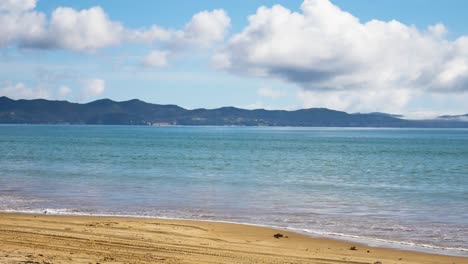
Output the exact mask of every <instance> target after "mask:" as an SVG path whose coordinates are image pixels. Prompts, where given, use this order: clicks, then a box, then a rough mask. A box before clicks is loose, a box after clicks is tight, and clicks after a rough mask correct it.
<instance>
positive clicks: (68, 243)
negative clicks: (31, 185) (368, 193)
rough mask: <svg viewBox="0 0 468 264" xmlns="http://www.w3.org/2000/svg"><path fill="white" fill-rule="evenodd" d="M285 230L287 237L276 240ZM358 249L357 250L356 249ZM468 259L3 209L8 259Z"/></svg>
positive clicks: (2, 239) (1, 241)
mask: <svg viewBox="0 0 468 264" xmlns="http://www.w3.org/2000/svg"><path fill="white" fill-rule="evenodd" d="M277 233H281V234H282V235H283V237H280V238H275V237H274V235H275V234H277ZM353 247H355V248H353ZM379 262H380V263H382V264H391V263H408V264H409V263H421V264H422V263H424V264H431V263H447V264H453V263H456V264H463V263H468V258H466V257H452V256H443V255H434V254H425V253H418V252H411V251H400V250H393V249H385V248H373V247H368V246H364V245H359V244H356V243H352V242H344V241H338V240H332V239H325V238H312V237H308V236H304V235H301V234H296V233H291V232H285V231H279V230H275V229H270V228H263V227H255V226H248V225H240V224H227V223H215V222H199V221H185V220H161V219H145V218H120V217H88V216H49V215H27V214H0V263H30V264H37V263H40V264H46V263H86V264H88V263H93V264H95V263H101V264H103V263H109V264H110V263H314V264H344V263H351V264H358V263H371V264H374V263H379Z"/></svg>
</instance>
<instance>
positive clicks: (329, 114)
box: [0, 96, 468, 128]
mask: <svg viewBox="0 0 468 264" xmlns="http://www.w3.org/2000/svg"><path fill="white" fill-rule="evenodd" d="M0 123H3V124H103V125H217V126H233V125H235V126H320V127H441V128H443V127H468V122H464V121H460V120H453V119H443V118H439V119H434V120H405V119H401V118H399V116H395V115H390V114H385V113H369V114H361V113H358V114H349V113H346V112H341V111H335V110H330V109H326V108H310V109H301V110H295V111H285V110H264V109H256V110H246V109H240V108H235V107H222V108H217V109H194V110H188V109H184V108H182V107H179V106H177V105H159V104H150V103H146V102H143V101H140V100H137V99H134V100H129V101H123V102H115V101H112V100H109V99H102V100H97V101H94V102H90V103H86V104H78V103H70V102H67V101H50V100H44V99H35V100H12V99H10V98H8V97H4V96H3V97H0Z"/></svg>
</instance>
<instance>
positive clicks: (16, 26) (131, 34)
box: [0, 0, 230, 52]
mask: <svg viewBox="0 0 468 264" xmlns="http://www.w3.org/2000/svg"><path fill="white" fill-rule="evenodd" d="M35 6H36V0H2V1H0V25H2V26H1V27H0V47H6V46H9V45H19V46H21V47H28V48H40V49H64V50H71V51H77V52H93V51H95V50H97V49H100V48H104V47H109V46H113V45H118V44H121V43H145V44H158V45H165V46H166V47H167V48H168V49H169V48H170V49H172V50H180V49H187V48H193V47H195V48H207V47H210V46H211V45H212V44H213V43H215V42H218V41H222V40H223V39H224V36H225V34H226V32H227V29H228V28H229V26H230V18H229V16H228V15H227V14H226V12H225V11H224V10H222V9H216V10H213V11H202V12H199V13H197V14H195V15H194V16H193V17H192V18H191V20H190V21H189V22H188V23H187V24H186V25H185V27H184V28H182V29H180V30H174V29H166V28H163V27H160V26H158V25H152V26H150V27H149V28H140V29H133V28H127V27H125V26H124V25H123V24H122V23H120V22H119V21H115V20H112V19H111V18H110V17H109V16H108V14H107V13H106V12H105V11H104V10H103V9H102V8H101V7H99V6H95V7H91V8H89V9H83V10H76V9H73V8H70V7H58V8H56V9H55V10H54V11H53V12H52V14H51V16H50V20H49V21H48V20H47V19H46V15H45V14H44V13H42V12H37V11H35V10H34V8H35Z"/></svg>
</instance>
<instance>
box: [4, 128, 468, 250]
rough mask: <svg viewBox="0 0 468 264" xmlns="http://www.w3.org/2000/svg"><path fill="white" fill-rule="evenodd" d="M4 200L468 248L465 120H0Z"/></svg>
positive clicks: (33, 206) (58, 209) (41, 208)
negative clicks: (352, 124)
mask: <svg viewBox="0 0 468 264" xmlns="http://www.w3.org/2000/svg"><path fill="white" fill-rule="evenodd" d="M0 211H4V212H30V213H43V212H45V211H47V213H53V214H86V215H88V214H90V215H121V216H124V215H125V216H144V217H167V218H184V219H200V220H210V221H229V222H239V223H249V224H256V225H266V226H274V227H280V228H285V229H289V230H293V231H297V232H302V233H307V234H311V235H315V236H317V235H318V236H327V237H334V238H341V239H347V240H352V241H358V242H364V243H367V244H370V245H378V246H389V247H397V248H403V249H410V250H421V251H430V252H436V253H442V254H453V255H463V256H468V130H461V129H449V130H442V129H343V128H246V127H133V126H48V125H34V126H32V125H1V126H0Z"/></svg>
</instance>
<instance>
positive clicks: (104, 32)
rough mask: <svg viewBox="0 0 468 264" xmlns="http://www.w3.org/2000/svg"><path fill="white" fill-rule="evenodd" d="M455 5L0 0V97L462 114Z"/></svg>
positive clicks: (413, 1) (461, 11)
mask: <svg viewBox="0 0 468 264" xmlns="http://www.w3.org/2000/svg"><path fill="white" fill-rule="evenodd" d="M466 10H468V1H464V0H458V1H457V0H449V1H442V0H433V1H425V0H410V1H407V0H379V1H375V0H359V1H357V0H356V1H352V0H332V1H329V0H304V1H299V0H289V1H285V0H265V1H262V0H242V1H228V0H198V1H189V0H184V1H183V0H174V1H157V0H140V1H136V2H135V1H128V0H115V1H104V0H103V1H92V0H74V1H67V0H47V1H46V0H2V1H0V96H3V95H4V96H8V97H11V98H14V99H34V98H45V99H51V100H67V101H71V102H80V103H85V102H90V101H93V100H97V99H102V98H110V99H113V100H116V101H123V100H130V99H134V98H138V99H141V100H143V101H146V102H151V103H158V104H177V105H180V106H182V107H185V108H189V109H193V108H216V107H221V106H236V107H241V108H248V109H256V108H265V109H286V110H294V109H300V108H310V107H326V108H330V109H336V110H342V111H347V112H353V113H354V112H387V113H393V114H403V115H405V116H406V117H408V118H427V117H433V116H437V115H442V114H464V113H468V104H467V103H466V102H468V27H466V25H468V17H467V16H466Z"/></svg>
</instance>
